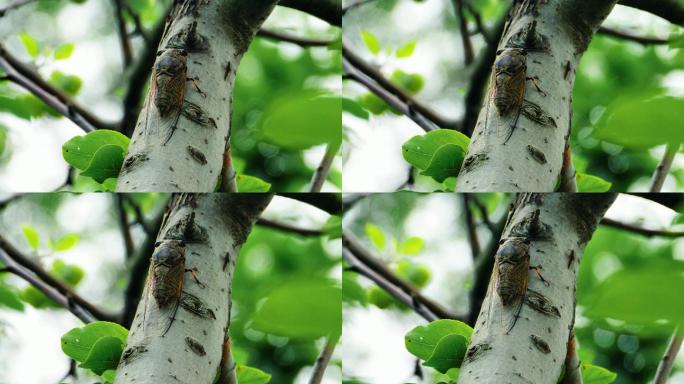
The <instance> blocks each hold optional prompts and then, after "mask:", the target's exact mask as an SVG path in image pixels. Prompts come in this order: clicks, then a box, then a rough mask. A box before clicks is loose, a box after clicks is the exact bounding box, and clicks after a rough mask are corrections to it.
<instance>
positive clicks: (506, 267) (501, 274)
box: [494, 237, 530, 333]
mask: <svg viewBox="0 0 684 384" xmlns="http://www.w3.org/2000/svg"><path fill="white" fill-rule="evenodd" d="M500 244H501V245H500V246H499V250H498V251H497V253H496V256H495V263H494V267H495V283H494V284H495V289H496V294H497V296H499V298H500V300H501V304H502V305H503V306H504V307H505V308H514V309H515V311H514V313H513V314H512V316H509V319H508V320H507V322H508V323H509V326H508V327H507V331H506V332H507V333H508V332H509V331H510V330H511V329H513V326H514V325H515V322H516V321H517V318H518V315H519V313H520V309H521V308H522V304H523V301H524V299H525V294H526V293H527V284H528V272H529V268H530V242H529V240H528V239H527V238H524V237H509V238H507V239H504V240H501V242H500Z"/></svg>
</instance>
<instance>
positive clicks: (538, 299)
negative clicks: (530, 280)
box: [525, 289, 561, 318]
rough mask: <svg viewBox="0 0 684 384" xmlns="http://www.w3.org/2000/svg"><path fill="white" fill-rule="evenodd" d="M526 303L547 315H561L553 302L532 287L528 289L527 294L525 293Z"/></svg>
mask: <svg viewBox="0 0 684 384" xmlns="http://www.w3.org/2000/svg"><path fill="white" fill-rule="evenodd" d="M525 304H527V305H528V306H529V307H530V308H532V309H534V310H535V311H537V312H539V313H542V314H544V315H546V316H553V317H558V318H560V317H561V314H560V312H559V311H558V308H556V307H555V306H554V305H553V304H551V302H550V301H549V300H548V299H547V298H546V297H544V295H542V294H541V293H539V292H536V291H533V290H531V289H528V290H527V294H526V295H525Z"/></svg>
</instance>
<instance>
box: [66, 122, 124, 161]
mask: <svg viewBox="0 0 684 384" xmlns="http://www.w3.org/2000/svg"><path fill="white" fill-rule="evenodd" d="M129 142H130V139H129V138H128V137H126V136H125V135H122V134H121V133H119V132H116V131H109V130H106V129H100V130H97V131H93V132H89V133H88V134H87V135H84V136H75V137H73V138H72V139H71V140H69V141H67V142H66V143H64V145H62V157H63V158H64V160H65V161H66V162H67V163H69V164H70V165H72V166H73V167H75V168H77V169H80V170H85V169H87V168H88V166H90V163H91V162H92V160H93V157H94V156H95V153H96V152H97V151H98V150H99V149H100V148H102V147H104V146H105V145H117V146H119V147H121V148H122V149H123V151H124V152H126V151H127V150H128V143H129Z"/></svg>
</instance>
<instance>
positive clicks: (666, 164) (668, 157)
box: [648, 143, 680, 192]
mask: <svg viewBox="0 0 684 384" xmlns="http://www.w3.org/2000/svg"><path fill="white" fill-rule="evenodd" d="M679 146H680V143H668V144H667V147H666V148H665V154H664V155H663V158H662V160H660V163H659V164H658V166H657V167H656V169H655V172H654V173H653V180H652V181H651V188H650V189H649V190H648V191H649V192H660V190H661V189H663V184H665V179H666V178H667V174H668V172H670V167H671V166H672V162H673V161H674V158H675V155H676V154H677V151H678V150H679Z"/></svg>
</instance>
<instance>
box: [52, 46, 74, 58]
mask: <svg viewBox="0 0 684 384" xmlns="http://www.w3.org/2000/svg"><path fill="white" fill-rule="evenodd" d="M73 52H74V44H72V43H67V44H62V45H60V46H59V47H57V49H56V50H55V60H64V59H68V58H69V57H70V56H71V54H72V53H73Z"/></svg>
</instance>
